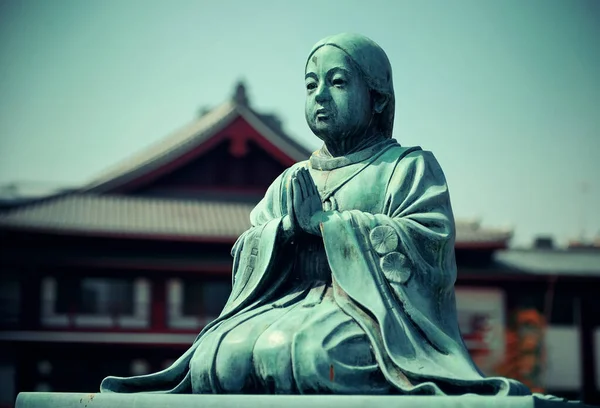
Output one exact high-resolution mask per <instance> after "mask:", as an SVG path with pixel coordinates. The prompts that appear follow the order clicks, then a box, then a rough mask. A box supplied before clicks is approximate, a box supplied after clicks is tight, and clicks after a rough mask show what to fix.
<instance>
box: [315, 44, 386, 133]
mask: <svg viewBox="0 0 600 408" xmlns="http://www.w3.org/2000/svg"><path fill="white" fill-rule="evenodd" d="M325 45H331V46H333V47H336V48H339V49H340V50H342V51H344V52H345V53H346V54H348V56H349V57H350V59H351V60H352V61H353V62H354V64H355V65H356V66H357V67H358V69H359V71H360V73H361V74H362V76H363V78H364V80H365V81H366V83H367V85H368V86H369V88H370V89H371V91H375V92H378V93H379V94H382V95H385V96H387V98H388V102H387V105H386V106H385V108H384V110H383V112H381V113H380V114H378V115H377V116H378V117H377V126H378V130H379V131H380V132H382V133H383V134H384V135H385V137H387V138H391V137H392V130H393V127H394V112H395V105H396V103H395V98H394V85H393V82H392V66H391V64H390V61H389V60H388V57H387V55H386V54H385V52H384V51H383V49H381V47H380V46H379V45H377V43H375V42H374V41H373V40H371V39H369V38H367V37H365V36H364V35H360V34H352V33H342V34H336V35H332V36H330V37H326V38H323V39H322V40H321V41H319V42H318V43H316V44H315V45H314V46H313V48H312V50H311V52H310V54H309V55H308V58H307V59H306V65H305V66H304V70H305V71H306V67H307V66H308V62H309V61H310V58H311V57H312V55H313V54H314V53H315V52H316V51H317V50H318V49H319V48H321V47H324V46H325Z"/></svg>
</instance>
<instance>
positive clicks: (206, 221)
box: [0, 83, 600, 407]
mask: <svg viewBox="0 0 600 408" xmlns="http://www.w3.org/2000/svg"><path fill="white" fill-rule="evenodd" d="M309 155H310V152H309V151H308V150H307V149H306V148H305V147H303V146H301V145H300V144H298V143H297V142H295V141H294V140H293V139H292V138H290V137H288V136H287V135H286V134H285V133H284V132H283V130H282V126H281V123H280V122H279V120H278V118H277V117H276V116H274V115H267V114H262V113H259V112H258V111H257V110H256V109H254V108H253V107H252V106H250V104H249V101H248V99H247V97H246V92H245V88H244V85H243V84H241V83H240V84H238V85H237V87H236V89H235V92H234V95H233V97H232V98H230V99H229V100H227V101H226V102H224V103H223V104H221V105H219V106H216V107H215V108H213V109H206V110H203V111H202V112H201V114H200V115H199V117H198V118H196V119H195V120H194V121H192V122H191V123H190V124H188V125H187V126H184V127H182V128H181V129H180V130H178V131H176V132H175V133H173V134H172V135H170V136H168V137H166V138H165V139H164V140H162V141H160V142H159V143H157V144H155V145H154V146H152V147H150V148H149V149H147V150H145V151H142V152H140V153H139V154H138V155H137V156H135V157H131V158H130V159H129V160H127V161H125V162H124V163H122V164H120V165H117V166H116V167H114V168H113V169H111V170H109V171H108V172H106V173H105V174H102V175H100V176H98V177H97V178H96V180H94V181H93V182H92V183H90V184H88V185H85V186H83V187H78V188H73V189H60V190H56V189H54V190H53V191H51V193H50V194H48V193H49V192H43V193H37V194H34V193H31V194H29V195H24V194H22V193H19V189H18V188H17V186H13V187H11V188H6V189H4V191H3V198H2V200H1V207H0V247H1V248H2V250H1V252H0V268H1V269H0V273H1V274H0V276H1V278H0V279H1V281H0V319H1V320H0V324H1V331H0V350H1V351H0V395H1V400H0V402H1V403H0V406H2V407H4V406H6V407H9V406H12V403H13V401H14V398H15V396H16V393H17V392H20V391H65V392H67V391H68V392H95V391H97V390H98V387H99V384H100V381H101V380H102V378H103V377H105V376H107V375H109V374H110V375H118V376H129V375H138V374H144V373H149V372H154V371H158V370H160V369H162V368H165V367H166V366H168V365H170V364H171V363H172V362H173V361H174V359H176V358H177V357H179V356H180V355H181V354H182V353H183V351H185V349H186V348H187V347H189V345H190V344H191V343H192V342H193V340H194V339H195V337H196V335H197V333H198V332H199V331H200V330H201V329H202V327H203V326H204V325H205V324H206V323H207V322H209V321H211V320H212V319H214V318H215V317H216V316H217V315H218V314H219V313H220V310H221V308H222V307H223V305H224V303H225V301H226V299H227V297H228V294H229V291H230V288H231V263H232V260H231V256H230V250H231V247H232V244H233V243H234V241H235V240H236V238H237V237H238V236H239V235H240V234H241V233H242V232H243V231H244V230H246V229H247V228H248V227H249V213H250V211H251V209H252V208H253V206H254V205H255V204H256V203H257V202H258V201H259V200H260V198H261V197H262V196H263V195H264V193H265V191H266V189H267V187H268V186H269V184H270V183H271V182H272V181H273V180H274V179H275V178H276V177H277V176H278V175H279V174H280V173H281V172H282V171H283V170H284V169H285V168H287V167H289V166H290V165H292V164H293V163H295V162H297V161H300V160H304V159H306V158H308V156H309ZM456 226H457V242H456V258H457V263H458V268H459V274H458V281H457V285H456V293H457V305H458V313H459V322H460V326H461V330H462V333H463V336H464V338H465V341H466V344H467V346H468V348H469V350H470V351H471V353H472V355H473V358H474V360H475V361H476V363H477V364H478V365H479V367H480V368H481V369H482V370H483V371H484V372H486V373H487V374H489V375H493V374H501V375H507V376H510V377H513V378H517V379H519V380H521V381H523V382H525V383H526V384H527V385H529V386H530V387H531V388H532V389H534V390H535V391H545V392H548V393H552V394H555V395H560V396H565V397H569V398H575V399H577V398H585V399H586V400H587V401H594V400H595V401H598V399H599V395H600V376H599V373H600V302H598V300H597V297H598V293H600V246H598V245H596V246H594V245H593V244H586V243H579V244H575V243H574V244H573V245H571V247H569V248H555V246H554V244H553V242H552V239H551V238H540V239H538V240H537V241H536V242H535V243H534V245H532V247H531V248H527V249H509V245H508V244H509V241H510V239H511V236H512V231H510V230H505V229H493V228H484V227H482V226H481V224H480V223H479V222H478V221H469V220H457V221H456ZM565 345H568V347H565Z"/></svg>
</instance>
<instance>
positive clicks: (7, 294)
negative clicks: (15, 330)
mask: <svg viewBox="0 0 600 408" xmlns="http://www.w3.org/2000/svg"><path fill="white" fill-rule="evenodd" d="M20 302H21V285H20V283H19V280H18V279H17V278H3V279H2V280H1V281H0V327H10V326H14V325H16V324H17V323H18V322H19V314H20V306H21V305H20Z"/></svg>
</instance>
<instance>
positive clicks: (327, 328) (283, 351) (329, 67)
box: [101, 34, 530, 395]
mask: <svg viewBox="0 0 600 408" xmlns="http://www.w3.org/2000/svg"><path fill="white" fill-rule="evenodd" d="M305 74H306V77H305V78H306V112H305V113H306V120H307V122H308V125H309V127H310V129H311V130H312V131H313V133H314V134H315V135H316V136H317V137H319V138H320V139H322V140H323V142H324V144H323V146H322V147H321V148H320V149H319V150H318V151H316V152H315V153H314V154H313V155H312V156H311V157H310V159H309V160H307V161H304V162H300V163H297V164H295V165H294V166H292V167H291V168H289V169H287V170H286V171H284V172H283V174H281V175H280V176H279V177H278V178H277V179H276V180H275V181H274V182H273V183H272V185H271V186H270V187H269V189H268V191H267V193H266V195H265V197H264V198H263V199H262V201H261V202H260V203H259V204H258V205H257V206H256V208H255V209H254V210H253V211H252V214H251V222H252V227H251V228H250V229H249V230H248V231H246V232H245V233H244V234H243V235H242V236H240V237H239V239H238V240H237V242H236V243H235V245H234V247H233V250H232V255H233V259H234V261H233V288H232V292H231V295H230V297H229V300H228V302H227V304H226V306H225V308H224V310H223V311H222V313H221V315H220V316H219V317H218V318H217V319H216V320H215V321H213V322H212V323H210V324H208V325H207V326H206V327H205V328H204V330H202V332H201V333H200V334H199V335H198V337H197V339H196V341H195V342H194V343H193V345H192V346H191V347H190V349H189V350H188V351H187V352H186V353H185V354H183V355H182V356H181V357H180V358H179V359H178V360H177V361H176V362H175V363H174V364H173V365H172V366H171V367H169V368H167V369H165V370H163V371H160V372H158V373H154V374H149V375H143V376H138V377H131V378H117V377H108V378H106V379H104V381H103V382H102V385H101V390H102V392H122V393H131V392H157V393H200V394H204V393H229V394H232V393H262V394H265V393H266V394H268V393H274V394H277V393H279V394H296V393H300V394H309V393H322V394H405V395H406V394H419V395H463V394H468V393H473V394H480V395H528V394H530V391H529V390H528V389H527V387H525V386H524V385H523V384H521V383H519V382H517V381H514V380H510V379H506V378H500V377H494V378H485V377H484V376H483V375H482V373H481V372H480V371H479V370H478V369H477V367H476V366H475V364H474V363H473V362H472V360H471V358H470V356H469V353H468V351H467V349H466V347H465V345H464V342H463V340H462V337H461V334H460V331H459V328H458V323H457V316H456V305H455V298H454V282H455V279H456V262H455V257H454V240H455V228H454V218H453V214H452V208H451V205H450V196H449V193H448V187H447V185H446V180H445V178H444V174H443V172H442V169H441V168H440V166H439V164H438V162H437V161H436V159H435V157H434V156H433V154H432V153H430V152H428V151H424V150H422V149H421V148H419V147H404V146H401V145H400V144H399V143H398V142H397V141H396V140H394V139H393V138H392V127H393V121H394V109H395V106H394V89H393V85H392V70H391V66H390V63H389V61H388V58H387V56H386V54H385V53H384V51H383V50H382V49H381V48H380V47H379V46H378V45H377V44H375V43H374V42H373V41H371V40H370V39H368V38H366V37H364V36H361V35H355V34H339V35H335V36H332V37H328V38H325V39H323V40H322V41H319V42H318V43H317V44H316V45H315V46H314V47H313V49H312V50H311V52H310V54H309V56H308V59H307V62H306V67H305Z"/></svg>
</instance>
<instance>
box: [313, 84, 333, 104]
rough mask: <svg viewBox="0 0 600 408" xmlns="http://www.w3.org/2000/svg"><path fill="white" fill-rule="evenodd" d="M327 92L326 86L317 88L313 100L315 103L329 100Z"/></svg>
mask: <svg viewBox="0 0 600 408" xmlns="http://www.w3.org/2000/svg"><path fill="white" fill-rule="evenodd" d="M329 96H330V95H329V90H328V89H327V87H326V86H320V87H318V88H317V92H316V93H315V100H316V101H317V102H324V101H326V100H328V99H329Z"/></svg>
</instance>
